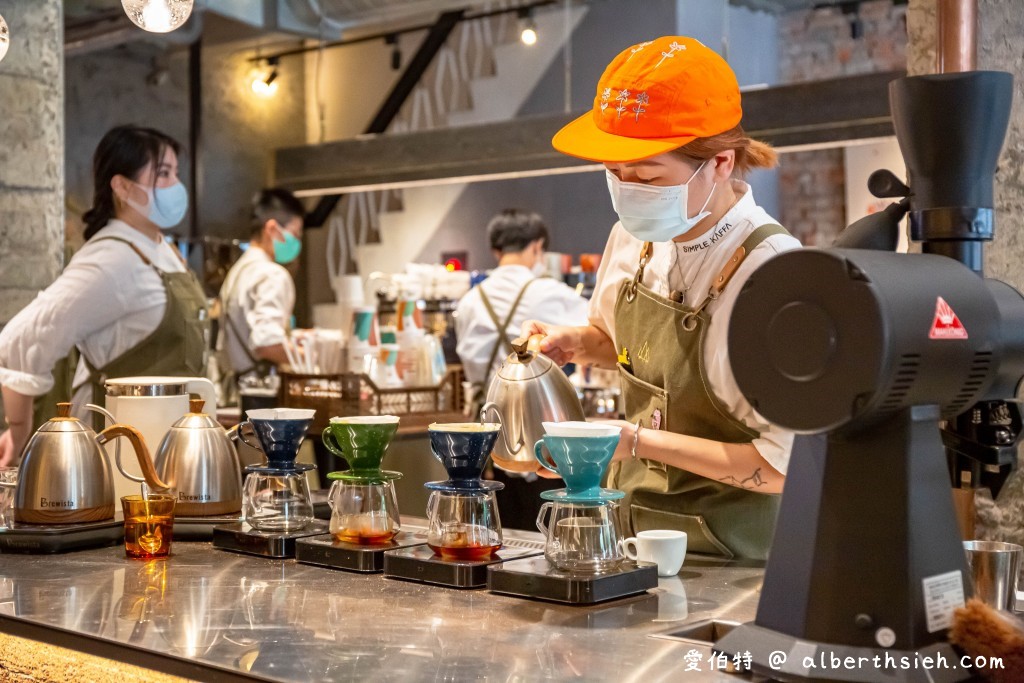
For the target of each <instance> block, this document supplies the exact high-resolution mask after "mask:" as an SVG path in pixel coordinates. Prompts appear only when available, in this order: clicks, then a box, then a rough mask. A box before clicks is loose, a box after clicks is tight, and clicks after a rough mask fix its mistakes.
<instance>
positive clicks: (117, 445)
mask: <svg viewBox="0 0 1024 683" xmlns="http://www.w3.org/2000/svg"><path fill="white" fill-rule="evenodd" d="M85 409H86V410H91V411H92V412H94V413H99V414H100V415H102V416H103V417H105V418H107V421H108V422H109V423H110V424H111V425H116V424H117V418H116V417H114V414H113V413H112V412H110V411H109V410H107V409H106V408H104V407H103V406H98V405H96V404H95V403H86V404H85ZM114 462H115V463H116V464H117V469H118V470H120V471H121V472H124V466H123V465H121V442H120V441H115V442H114Z"/></svg>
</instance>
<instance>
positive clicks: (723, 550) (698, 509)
mask: <svg viewBox="0 0 1024 683" xmlns="http://www.w3.org/2000/svg"><path fill="white" fill-rule="evenodd" d="M777 234H788V233H787V232H786V230H785V229H784V228H783V227H782V226H779V225H765V226H761V227H759V228H757V229H756V230H754V231H753V232H752V233H751V234H750V235H749V236H748V237H747V238H746V240H744V242H743V245H742V246H741V247H740V248H739V249H737V251H736V253H735V254H734V255H733V257H732V258H731V259H730V261H729V263H728V264H727V265H726V267H725V269H723V271H722V273H720V274H719V276H718V278H716V281H715V283H714V284H713V285H712V290H711V292H709V294H708V296H707V297H706V298H705V299H704V301H703V302H701V304H699V305H698V306H697V307H696V308H689V307H687V306H686V305H684V304H682V303H677V302H675V301H673V300H671V299H667V298H665V297H662V296H659V295H657V294H655V293H654V292H652V291H651V290H650V289H648V288H647V287H645V286H644V285H643V271H644V267H645V266H646V265H647V263H648V261H649V260H650V254H651V245H650V243H647V244H645V245H644V250H643V252H642V254H641V260H640V266H639V268H638V270H637V274H636V276H635V277H634V279H632V280H625V281H623V283H622V286H621V287H620V289H619V293H618V298H617V299H616V301H615V345H616V348H617V349H619V350H622V349H625V350H626V351H627V352H628V356H629V360H630V362H631V366H632V371H630V368H629V367H627V366H625V365H624V364H623V363H621V362H620V363H619V374H620V376H621V380H622V397H623V406H624V412H625V415H626V419H627V420H628V421H629V422H634V423H635V422H636V421H637V420H640V422H641V424H642V425H643V426H644V427H646V428H648V429H667V430H669V431H672V432H674V433H677V434H687V435H690V436H696V437H701V438H705V439H711V440H714V441H720V442H725V443H750V442H751V441H752V440H753V439H754V438H755V437H756V436H757V433H756V432H754V431H752V430H751V429H749V428H748V427H747V426H746V425H744V424H743V423H742V422H740V421H739V420H737V419H736V418H734V417H733V416H732V415H731V414H730V413H729V411H728V409H727V408H726V407H725V406H724V405H723V403H722V402H721V401H720V400H719V399H718V397H716V396H715V395H714V393H713V392H712V391H711V389H710V388H709V385H708V379H707V372H706V369H705V367H704V345H705V342H706V338H707V331H708V324H709V323H710V321H711V316H710V315H709V314H708V312H707V306H708V304H709V303H711V302H712V301H713V300H715V299H717V298H718V296H719V295H720V293H721V291H722V289H724V287H725V286H727V285H728V280H729V278H730V277H731V276H732V274H733V273H734V272H735V271H736V269H737V268H738V267H739V265H740V263H742V261H743V259H744V258H745V257H746V255H747V254H749V253H750V252H751V251H753V250H754V248H755V247H757V245H759V244H760V243H761V242H762V241H764V240H765V239H766V238H768V237H769V236H771V235H777ZM655 321H656V324H652V323H655ZM641 455H642V452H641ZM765 467H768V465H767V464H765ZM608 485H609V486H610V487H612V488H617V489H622V490H624V491H626V498H625V499H624V500H623V501H622V505H621V506H620V512H621V514H622V516H623V520H622V521H623V524H624V528H630V529H632V531H633V533H636V532H638V531H644V530H647V529H678V530H681V531H685V532H686V534H687V546H688V551H690V552H695V553H702V554H709V555H718V556H724V557H734V556H735V557H746V558H755V559H764V558H765V557H766V556H767V552H768V548H769V546H770V545H771V539H772V532H773V529H774V525H775V516H776V514H777V512H778V504H779V498H780V497H779V496H777V495H766V494H762V493H755V492H754V491H751V490H744V489H742V488H738V487H736V486H730V485H728V484H726V483H724V482H721V481H714V480H712V479H708V478H706V477H702V476H699V475H697V474H694V473H692V472H687V471H686V470H681V469H677V468H675V467H669V466H667V465H665V464H663V463H659V462H654V461H648V460H644V459H642V458H638V459H637V460H633V461H624V462H617V463H613V464H612V466H611V467H610V468H609V475H608Z"/></svg>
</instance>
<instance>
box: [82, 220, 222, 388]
mask: <svg viewBox="0 0 1024 683" xmlns="http://www.w3.org/2000/svg"><path fill="white" fill-rule="evenodd" d="M102 240H114V241H117V242H123V243H124V244H127V245H128V246H129V247H131V249H132V251H134V252H135V253H136V254H137V255H138V257H139V258H140V259H142V261H143V263H145V264H146V265H147V266H149V267H151V268H152V269H153V270H154V271H155V272H156V274H157V275H158V276H159V277H160V280H161V281H162V282H163V284H164V290H165V291H166V292H167V303H166V305H165V306H164V316H163V318H162V319H161V320H160V324H159V325H157V326H156V329H155V330H153V331H152V332H151V333H150V334H149V335H148V336H147V337H145V338H144V339H143V340H142V341H140V342H139V343H138V344H136V345H135V346H133V347H132V348H130V349H128V350H127V351H125V352H124V353H122V354H121V355H120V356H118V357H117V358H114V359H113V360H111V361H110V362H108V363H107V364H106V365H104V366H103V367H101V368H97V367H95V366H94V365H93V364H92V363H91V362H89V359H88V358H86V359H85V364H86V367H87V368H88V369H89V377H88V379H87V380H86V382H88V383H89V384H91V385H92V401H93V403H96V404H98V405H103V397H104V395H105V389H104V386H103V383H104V382H105V381H106V380H107V378H110V377H137V376H154V375H156V376H160V375H163V376H169V377H203V376H205V375H206V349H207V344H208V339H209V327H210V321H209V316H208V315H207V307H206V295H205V293H204V292H203V288H202V287H201V286H200V285H199V281H198V280H197V279H196V277H195V275H193V273H192V271H190V270H185V271H184V272H180V273H166V272H164V271H162V270H160V269H159V268H157V267H156V266H155V265H153V262H152V261H150V260H149V259H148V258H146V256H145V255H144V254H143V253H142V252H141V251H139V249H138V247H136V246H135V245H134V244H132V243H131V242H129V241H128V240H125V239H121V238H120V237H102V238H100V241H102ZM83 357H84V356H83ZM75 388H76V389H77V388H78V387H75Z"/></svg>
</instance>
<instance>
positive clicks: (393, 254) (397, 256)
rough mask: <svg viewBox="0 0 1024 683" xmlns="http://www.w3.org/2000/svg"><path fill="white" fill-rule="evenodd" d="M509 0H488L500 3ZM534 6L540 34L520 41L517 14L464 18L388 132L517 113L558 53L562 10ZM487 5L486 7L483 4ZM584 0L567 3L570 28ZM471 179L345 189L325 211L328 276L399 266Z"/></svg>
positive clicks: (430, 232)
mask: <svg viewBox="0 0 1024 683" xmlns="http://www.w3.org/2000/svg"><path fill="white" fill-rule="evenodd" d="M508 4H509V3H508V2H507V0H501V1H495V2H492V3H490V9H498V8H500V7H504V6H506V5H508ZM554 7H555V8H554V9H553V10H552V11H547V12H537V13H535V15H534V21H535V23H536V24H537V32H538V35H539V36H540V39H539V40H538V41H537V43H536V44H535V45H532V46H526V45H523V44H522V43H520V42H519V28H518V22H517V20H516V17H515V15H510V14H501V15H497V16H494V17H489V18H484V19H477V20H474V21H467V22H463V23H462V24H460V25H459V26H458V28H457V29H456V30H455V31H454V32H453V34H452V36H451V37H450V38H449V40H448V42H447V43H446V45H445V46H444V47H443V48H442V49H441V51H440V52H439V53H438V55H437V57H436V58H435V60H434V62H433V64H431V66H430V68H429V69H428V70H427V73H426V74H424V77H423V79H422V80H421V81H420V83H419V85H418V86H417V87H416V89H415V91H414V92H413V94H412V95H411V96H410V97H409V100H408V101H407V102H406V103H405V105H404V107H403V108H402V110H401V111H400V112H399V115H398V117H397V118H396V120H395V121H394V123H393V124H392V125H391V127H390V128H389V129H388V133H389V134H390V133H402V132H406V131H413V130H428V129H431V128H440V127H456V126H464V125H471V124H480V123H488V122H493V121H500V120H507V119H509V118H512V117H514V116H515V115H516V112H518V110H519V108H520V107H521V106H522V104H523V103H524V102H525V101H526V99H527V98H528V97H529V96H530V94H531V93H532V92H533V91H534V89H535V88H536V86H537V83H538V82H539V81H540V79H541V77H543V75H544V73H545V72H546V71H547V70H548V68H549V67H550V65H551V64H552V62H553V61H554V60H555V59H557V58H558V57H559V56H560V55H561V51H562V46H563V41H564V40H565V35H566V27H565V16H566V11H565V9H564V8H562V7H560V6H554ZM485 9H486V8H485ZM586 12H587V8H586V6H579V7H572V8H571V9H570V10H569V17H570V27H569V28H570V32H571V31H572V30H573V29H575V27H576V26H577V25H578V24H579V22H580V21H581V20H582V19H583V17H584V16H585V15H586ZM467 186H468V185H467V184H466V183H452V184H447V185H432V186H429V187H415V188H405V189H402V190H381V191H373V192H364V193H358V194H352V195H346V196H345V197H344V198H343V199H342V201H341V202H339V204H338V206H337V207H336V208H335V210H334V212H333V213H332V215H331V217H330V218H329V219H328V229H329V231H330V232H329V239H328V254H327V259H328V267H329V269H330V273H331V275H332V281H333V278H334V277H335V276H337V275H342V274H352V273H358V274H359V275H361V276H362V277H363V278H364V279H365V278H366V277H367V276H368V275H369V274H370V273H372V272H375V271H381V272H385V273H394V272H400V271H401V270H403V268H404V266H405V264H406V263H407V262H409V261H412V260H414V259H416V258H417V257H418V256H419V254H420V253H421V252H422V251H423V249H424V248H425V247H426V246H427V245H428V244H429V243H430V240H431V238H432V237H433V236H434V234H435V233H436V232H437V230H438V228H439V227H440V226H441V224H442V222H443V221H444V219H445V217H446V216H447V214H448V212H449V211H450V210H451V208H452V207H453V206H454V205H455V202H456V201H458V199H459V197H460V196H461V195H462V193H463V191H464V190H465V189H466V187H467Z"/></svg>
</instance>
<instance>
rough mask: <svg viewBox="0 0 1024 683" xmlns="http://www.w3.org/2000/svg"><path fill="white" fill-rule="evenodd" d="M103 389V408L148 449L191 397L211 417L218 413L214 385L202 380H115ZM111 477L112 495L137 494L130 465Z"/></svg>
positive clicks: (125, 378)
mask: <svg viewBox="0 0 1024 683" xmlns="http://www.w3.org/2000/svg"><path fill="white" fill-rule="evenodd" d="M104 388H105V391H106V396H105V398H104V401H105V403H104V405H105V406H106V409H107V410H109V411H110V412H111V413H113V415H114V421H115V422H117V423H119V424H130V425H132V426H134V427H135V428H136V429H137V430H139V432H140V433H141V434H142V436H143V438H144V439H145V441H146V444H147V445H148V446H149V447H150V448H156V447H157V446H158V445H159V444H160V443H161V442H162V441H163V439H164V435H166V434H167V430H169V429H170V428H171V425H173V424H174V423H175V422H176V421H177V420H178V418H180V417H181V416H182V415H184V414H185V413H187V412H188V402H189V398H190V395H191V394H196V395H198V396H199V398H201V399H203V400H204V401H205V402H206V408H207V410H209V411H210V413H211V414H214V415H215V414H216V413H217V397H216V394H215V393H214V386H213V383H212V382H211V381H210V380H208V379H206V378H205V377H115V378H109V379H107V380H106V381H105V382H104ZM113 474H114V494H115V496H117V497H121V496H127V495H130V494H133V493H137V492H138V491H137V489H138V487H137V486H135V484H134V483H133V481H134V479H133V477H131V476H129V475H135V477H138V476H139V475H140V474H141V472H139V471H138V470H137V469H136V467H135V465H134V464H133V463H126V467H125V475H124V476H121V474H120V473H118V472H114V473H113Z"/></svg>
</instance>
